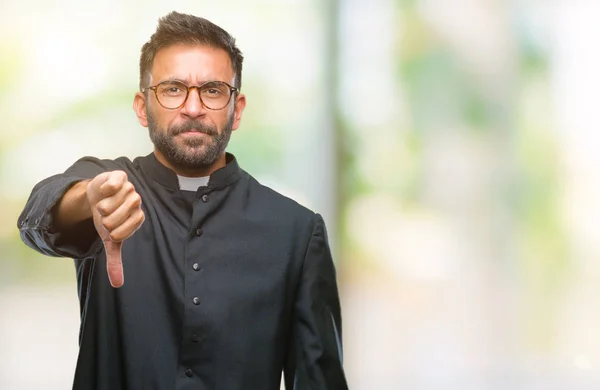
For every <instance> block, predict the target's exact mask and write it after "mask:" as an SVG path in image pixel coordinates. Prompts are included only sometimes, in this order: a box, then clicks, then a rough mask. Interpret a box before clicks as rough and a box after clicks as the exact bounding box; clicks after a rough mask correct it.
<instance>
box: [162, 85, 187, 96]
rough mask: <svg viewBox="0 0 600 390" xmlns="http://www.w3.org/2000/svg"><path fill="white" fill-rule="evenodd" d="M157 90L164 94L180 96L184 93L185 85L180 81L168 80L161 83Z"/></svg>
mask: <svg viewBox="0 0 600 390" xmlns="http://www.w3.org/2000/svg"><path fill="white" fill-rule="evenodd" d="M158 91H159V92H160V93H161V94H162V95H165V96H180V95H185V94H186V92H187V87H186V86H185V85H182V84H180V83H175V82H168V83H164V84H162V85H161V86H160V87H159V89H158Z"/></svg>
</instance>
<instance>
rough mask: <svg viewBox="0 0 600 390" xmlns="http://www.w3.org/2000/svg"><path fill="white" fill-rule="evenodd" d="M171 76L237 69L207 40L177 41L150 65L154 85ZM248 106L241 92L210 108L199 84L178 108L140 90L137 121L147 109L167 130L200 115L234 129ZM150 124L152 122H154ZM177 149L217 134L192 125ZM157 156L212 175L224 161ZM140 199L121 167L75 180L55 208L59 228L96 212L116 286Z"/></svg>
mask: <svg viewBox="0 0 600 390" xmlns="http://www.w3.org/2000/svg"><path fill="white" fill-rule="evenodd" d="M167 79H179V80H182V81H184V82H185V83H186V84H187V85H200V84H202V83H203V82H205V81H215V80H217V81H224V82H227V83H228V84H230V85H235V74H234V72H233V69H232V66H231V60H230V59H229V56H228V54H227V52H226V51H224V50H222V49H217V48H213V47H209V46H205V45H174V46H170V47H167V48H163V49H161V50H159V51H158V52H157V53H156V56H155V58H154V63H153V66H152V71H151V77H150V81H151V83H150V85H155V84H158V83H159V82H161V81H164V80H167ZM245 107H246V97H245V96H244V95H243V94H238V95H237V96H235V100H234V99H233V98H232V99H231V101H230V102H229V104H228V105H227V106H226V107H225V108H223V109H222V110H218V111H214V110H209V109H207V108H205V107H203V105H202V104H201V102H200V98H199V96H198V92H197V90H196V89H193V90H191V91H190V95H189V97H188V99H187V101H186V103H185V104H184V105H183V106H182V107H181V108H179V109H176V110H168V109H165V108H163V107H162V106H161V105H160V104H159V103H158V101H157V100H156V96H155V94H154V92H152V91H150V92H149V93H148V94H147V97H146V95H145V94H143V93H141V92H138V93H137V94H136V95H135V97H134V102H133V108H134V111H135V113H136V115H137V117H138V121H139V122H140V124H141V125H142V126H144V127H148V126H149V115H151V117H152V118H153V120H154V125H155V126H154V127H155V128H154V129H153V130H154V131H162V132H164V133H165V134H166V135H169V129H170V128H171V129H173V128H176V127H178V126H181V125H183V124H185V123H186V122H189V121H197V122H198V123H202V125H204V126H207V127H212V128H214V129H215V131H218V132H219V133H221V132H223V128H224V127H225V126H226V125H227V124H228V122H229V121H231V130H232V131H234V130H236V129H237V128H238V127H239V125H240V121H241V118H242V113H243V111H244V108H245ZM150 124H152V123H150ZM173 137H174V138H173V140H174V142H175V144H176V145H177V147H178V149H179V148H181V150H183V151H184V152H185V153H192V154H194V153H202V152H203V151H204V150H205V149H206V145H208V144H209V143H211V142H213V136H212V135H209V134H206V133H201V132H198V131H190V132H186V133H181V134H178V135H175V136H173ZM154 154H155V156H156V158H157V159H158V161H160V162H161V163H162V164H163V165H165V166H166V167H168V168H169V169H171V170H172V171H174V172H175V173H176V174H178V175H181V176H187V177H203V176H209V175H210V174H211V173H213V172H214V171H216V170H217V169H219V168H222V167H224V166H225V165H226V160H225V151H223V152H222V153H221V154H220V155H219V156H218V157H217V158H216V159H215V161H213V162H212V163H210V164H205V165H198V166H180V165H177V164H173V163H172V162H171V161H169V159H168V158H167V157H166V156H165V155H163V153H161V152H160V150H157V148H156V147H155V148H154ZM141 204H142V199H141V197H140V195H139V194H138V193H137V192H136V190H135V188H134V186H133V184H131V182H129V181H128V179H127V174H126V173H125V172H123V171H112V172H104V173H102V174H100V175H98V176H96V177H95V178H93V179H92V180H84V181H81V182H79V183H77V184H75V185H74V186H73V187H71V189H69V190H68V191H67V192H66V194H65V195H64V196H63V197H62V199H61V201H60V202H59V203H58V205H57V207H56V209H55V210H54V219H55V224H56V226H57V227H58V228H59V229H68V228H72V227H73V226H74V225H75V224H77V223H78V222H80V221H84V220H87V219H89V218H93V221H94V226H95V227H96V230H97V231H98V234H99V236H100V237H101V239H102V242H103V243H104V248H105V250H106V258H107V272H108V276H109V280H110V283H111V285H112V286H113V287H121V286H122V285H123V283H124V275H123V264H122V259H121V247H122V243H123V241H124V240H125V239H127V238H129V237H131V235H133V233H135V232H136V231H137V230H138V229H139V228H140V226H141V225H142V223H143V222H144V219H145V216H144V212H143V210H142V208H141Z"/></svg>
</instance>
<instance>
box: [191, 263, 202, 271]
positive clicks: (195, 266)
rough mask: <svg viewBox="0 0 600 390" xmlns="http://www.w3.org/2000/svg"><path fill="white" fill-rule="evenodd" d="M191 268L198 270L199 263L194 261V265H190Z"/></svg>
mask: <svg viewBox="0 0 600 390" xmlns="http://www.w3.org/2000/svg"><path fill="white" fill-rule="evenodd" d="M192 268H193V269H194V271H200V264H198V263H194V265H192Z"/></svg>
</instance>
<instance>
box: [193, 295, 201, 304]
mask: <svg viewBox="0 0 600 390" xmlns="http://www.w3.org/2000/svg"><path fill="white" fill-rule="evenodd" d="M192 302H194V305H196V306H197V305H199V304H200V298H198V297H194V299H192Z"/></svg>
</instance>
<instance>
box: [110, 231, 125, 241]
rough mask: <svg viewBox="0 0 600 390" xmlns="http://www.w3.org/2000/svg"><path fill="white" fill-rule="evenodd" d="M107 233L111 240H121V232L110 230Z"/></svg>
mask: <svg viewBox="0 0 600 390" xmlns="http://www.w3.org/2000/svg"><path fill="white" fill-rule="evenodd" d="M108 235H109V237H110V240H111V241H114V242H119V241H122V240H123V238H122V236H121V234H120V233H118V232H110V233H109V234H108Z"/></svg>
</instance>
